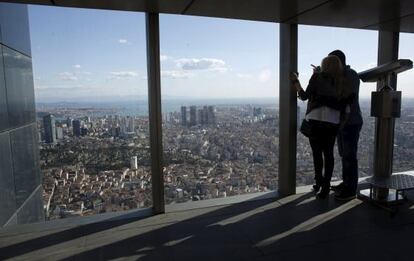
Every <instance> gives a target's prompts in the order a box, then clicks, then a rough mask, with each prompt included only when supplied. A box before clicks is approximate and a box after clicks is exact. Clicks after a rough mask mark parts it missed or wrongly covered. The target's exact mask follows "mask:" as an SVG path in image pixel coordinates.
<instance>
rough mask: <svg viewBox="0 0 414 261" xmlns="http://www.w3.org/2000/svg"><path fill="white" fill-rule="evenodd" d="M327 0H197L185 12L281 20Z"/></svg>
mask: <svg viewBox="0 0 414 261" xmlns="http://www.w3.org/2000/svg"><path fill="white" fill-rule="evenodd" d="M327 2H330V1H327V0H289V1H287V0H274V1H270V0H195V1H193V3H192V4H191V6H190V7H189V8H188V10H187V12H185V14H189V15H199V16H212V17H223V18H236V19H246V20H257V21H269V22H280V21H284V20H286V19H289V18H291V17H294V16H296V15H297V14H298V13H301V12H304V11H306V10H309V9H312V8H314V7H316V6H320V5H322V4H324V3H327Z"/></svg>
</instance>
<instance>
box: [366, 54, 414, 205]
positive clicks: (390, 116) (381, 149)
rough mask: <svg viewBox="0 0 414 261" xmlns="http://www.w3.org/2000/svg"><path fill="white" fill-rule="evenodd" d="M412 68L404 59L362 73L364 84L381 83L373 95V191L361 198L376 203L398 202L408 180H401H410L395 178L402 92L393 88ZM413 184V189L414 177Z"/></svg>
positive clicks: (410, 62)
mask: <svg viewBox="0 0 414 261" xmlns="http://www.w3.org/2000/svg"><path fill="white" fill-rule="evenodd" d="M411 68H413V62H412V61H411V60H408V59H401V60H398V61H395V62H391V63H387V64H383V65H380V66H378V67H375V68H372V69H369V70H366V71H363V72H361V73H359V77H360V79H361V80H362V81H363V82H378V85H377V86H378V88H377V91H375V92H372V94H371V116H372V117H376V118H377V119H376V124H375V125H376V126H375V148H374V163H373V176H372V178H370V179H369V180H368V183H369V184H370V185H371V187H370V189H369V190H363V191H360V195H364V196H367V197H369V198H370V199H372V200H374V201H377V202H392V201H398V200H399V199H400V198H399V197H400V195H399V192H400V191H403V190H404V189H401V186H399V184H400V183H401V182H402V183H404V182H405V186H406V185H407V182H406V180H401V179H405V178H407V177H405V176H406V175H403V176H404V177H403V176H400V175H392V162H393V152H394V124H395V118H399V117H400V115H401V91H397V90H396V86H393V85H395V83H396V81H395V80H393V79H396V75H397V74H398V73H401V72H404V71H406V70H409V69H411ZM408 178H409V179H410V177H408ZM412 182H413V188H414V176H413V179H412ZM402 183H401V184H402ZM404 188H405V187H404Z"/></svg>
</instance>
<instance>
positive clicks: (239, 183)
mask: <svg viewBox="0 0 414 261" xmlns="http://www.w3.org/2000/svg"><path fill="white" fill-rule="evenodd" d="M160 31H161V67H162V72H161V75H162V109H163V145H164V179H165V201H166V203H167V204H172V203H183V202H189V201H198V200H207V199H213V198H224V197H229V196H235V195H241V194H246V193H255V192H266V191H271V190H275V189H276V188H277V177H278V175H277V173H278V98H277V97H278V93H279V89H278V75H277V74H278V69H277V64H278V61H279V59H278V50H279V49H278V40H277V37H278V25H277V24H274V23H262V22H248V21H239V20H226V19H213V18H201V17H190V16H175V15H162V16H161V17H160Z"/></svg>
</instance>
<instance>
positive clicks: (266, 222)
mask: <svg viewBox="0 0 414 261" xmlns="http://www.w3.org/2000/svg"><path fill="white" fill-rule="evenodd" d="M409 196H410V201H409V202H407V203H406V204H404V205H402V206H400V208H399V212H398V213H397V214H396V215H395V216H391V215H390V213H389V212H387V211H385V210H383V209H381V208H378V207H375V206H372V205H370V204H368V203H366V202H362V201H360V200H358V199H355V200H352V201H349V202H346V203H338V202H336V201H335V200H334V199H333V195H331V196H330V199H329V200H323V201H321V200H316V199H315V197H314V196H313V194H312V193H304V194H298V195H295V196H291V197H287V198H282V199H279V200H274V199H261V200H257V201H250V202H244V203H238V204H232V205H227V206H215V207H206V208H201V209H193V210H185V211H176V212H172V213H167V214H165V215H158V216H152V217H147V218H142V217H141V218H140V217H130V218H125V219H116V220H109V221H104V222H100V223H94V224H85V223H83V224H81V223H80V222H71V223H65V225H45V224H36V225H33V224H32V225H25V226H19V227H15V228H6V229H2V230H0V259H1V260H3V259H14V260H372V259H377V260H413V258H414V257H413V256H410V254H411V253H410V252H411V251H410V250H411V247H412V242H413V237H414V203H413V202H414V201H411V199H414V197H413V196H411V195H409Z"/></svg>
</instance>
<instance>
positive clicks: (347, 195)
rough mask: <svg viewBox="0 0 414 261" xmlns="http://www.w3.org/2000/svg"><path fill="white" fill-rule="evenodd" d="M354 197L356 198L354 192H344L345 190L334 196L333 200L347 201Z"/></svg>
mask: <svg viewBox="0 0 414 261" xmlns="http://www.w3.org/2000/svg"><path fill="white" fill-rule="evenodd" d="M355 197H356V193H355V192H351V191H346V190H342V191H341V192H340V193H338V194H337V195H335V199H336V200H339V201H348V200H352V199H354V198H355Z"/></svg>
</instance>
